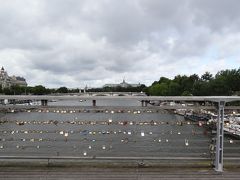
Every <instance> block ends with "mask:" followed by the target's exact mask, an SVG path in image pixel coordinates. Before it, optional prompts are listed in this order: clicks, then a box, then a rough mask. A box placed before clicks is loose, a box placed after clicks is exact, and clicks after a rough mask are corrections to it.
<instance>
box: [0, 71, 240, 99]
mask: <svg viewBox="0 0 240 180" xmlns="http://www.w3.org/2000/svg"><path fill="white" fill-rule="evenodd" d="M79 91H80V90H79V89H78V88H76V89H69V88H67V87H60V88H58V89H51V88H46V87H44V86H42V85H38V86H34V87H30V86H28V87H21V86H12V87H11V88H4V89H2V88H1V86H0V94H6V95H23V94H26V95H28V94H33V95H46V94H56V93H61V94H62V93H79ZM141 91H143V92H145V93H146V94H147V95H151V96H231V95H240V68H239V69H230V70H229V69H227V70H222V71H219V72H218V73H217V74H216V75H215V76H214V75H213V74H211V73H210V72H206V73H204V74H203V75H201V76H199V75H197V74H192V75H189V76H187V75H177V76H175V77H174V78H173V79H169V78H167V77H160V79H159V81H154V82H153V83H152V85H151V86H149V87H146V86H145V85H141V86H139V87H131V86H130V87H126V88H123V87H120V86H119V87H103V88H92V89H88V90H87V92H141Z"/></svg>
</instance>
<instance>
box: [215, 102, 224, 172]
mask: <svg viewBox="0 0 240 180" xmlns="http://www.w3.org/2000/svg"><path fill="white" fill-rule="evenodd" d="M224 106H225V101H219V102H218V105H217V108H218V121H217V137H216V139H217V141H216V155H215V171H217V172H223V141H224V130H223V127H224Z"/></svg>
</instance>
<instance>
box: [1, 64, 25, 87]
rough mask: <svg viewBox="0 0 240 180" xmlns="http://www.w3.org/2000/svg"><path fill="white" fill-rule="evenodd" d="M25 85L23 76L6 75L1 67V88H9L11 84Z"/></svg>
mask: <svg viewBox="0 0 240 180" xmlns="http://www.w3.org/2000/svg"><path fill="white" fill-rule="evenodd" d="M14 85H18V86H24V87H26V86H27V82H26V80H25V79H24V78H23V77H19V76H8V73H7V71H5V69H4V68H3V67H2V68H1V71H0V86H1V87H2V89H4V88H10V87H11V86H14Z"/></svg>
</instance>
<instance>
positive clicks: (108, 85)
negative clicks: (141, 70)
mask: <svg viewBox="0 0 240 180" xmlns="http://www.w3.org/2000/svg"><path fill="white" fill-rule="evenodd" d="M140 86H141V84H140V83H139V84H129V83H127V82H126V81H125V79H123V81H122V82H121V83H120V84H105V85H104V86H103V87H104V88H105V87H111V88H116V87H122V88H128V87H140Z"/></svg>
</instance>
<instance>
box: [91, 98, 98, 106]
mask: <svg viewBox="0 0 240 180" xmlns="http://www.w3.org/2000/svg"><path fill="white" fill-rule="evenodd" d="M92 105H93V107H96V105H97V101H96V100H95V99H94V100H92Z"/></svg>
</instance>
